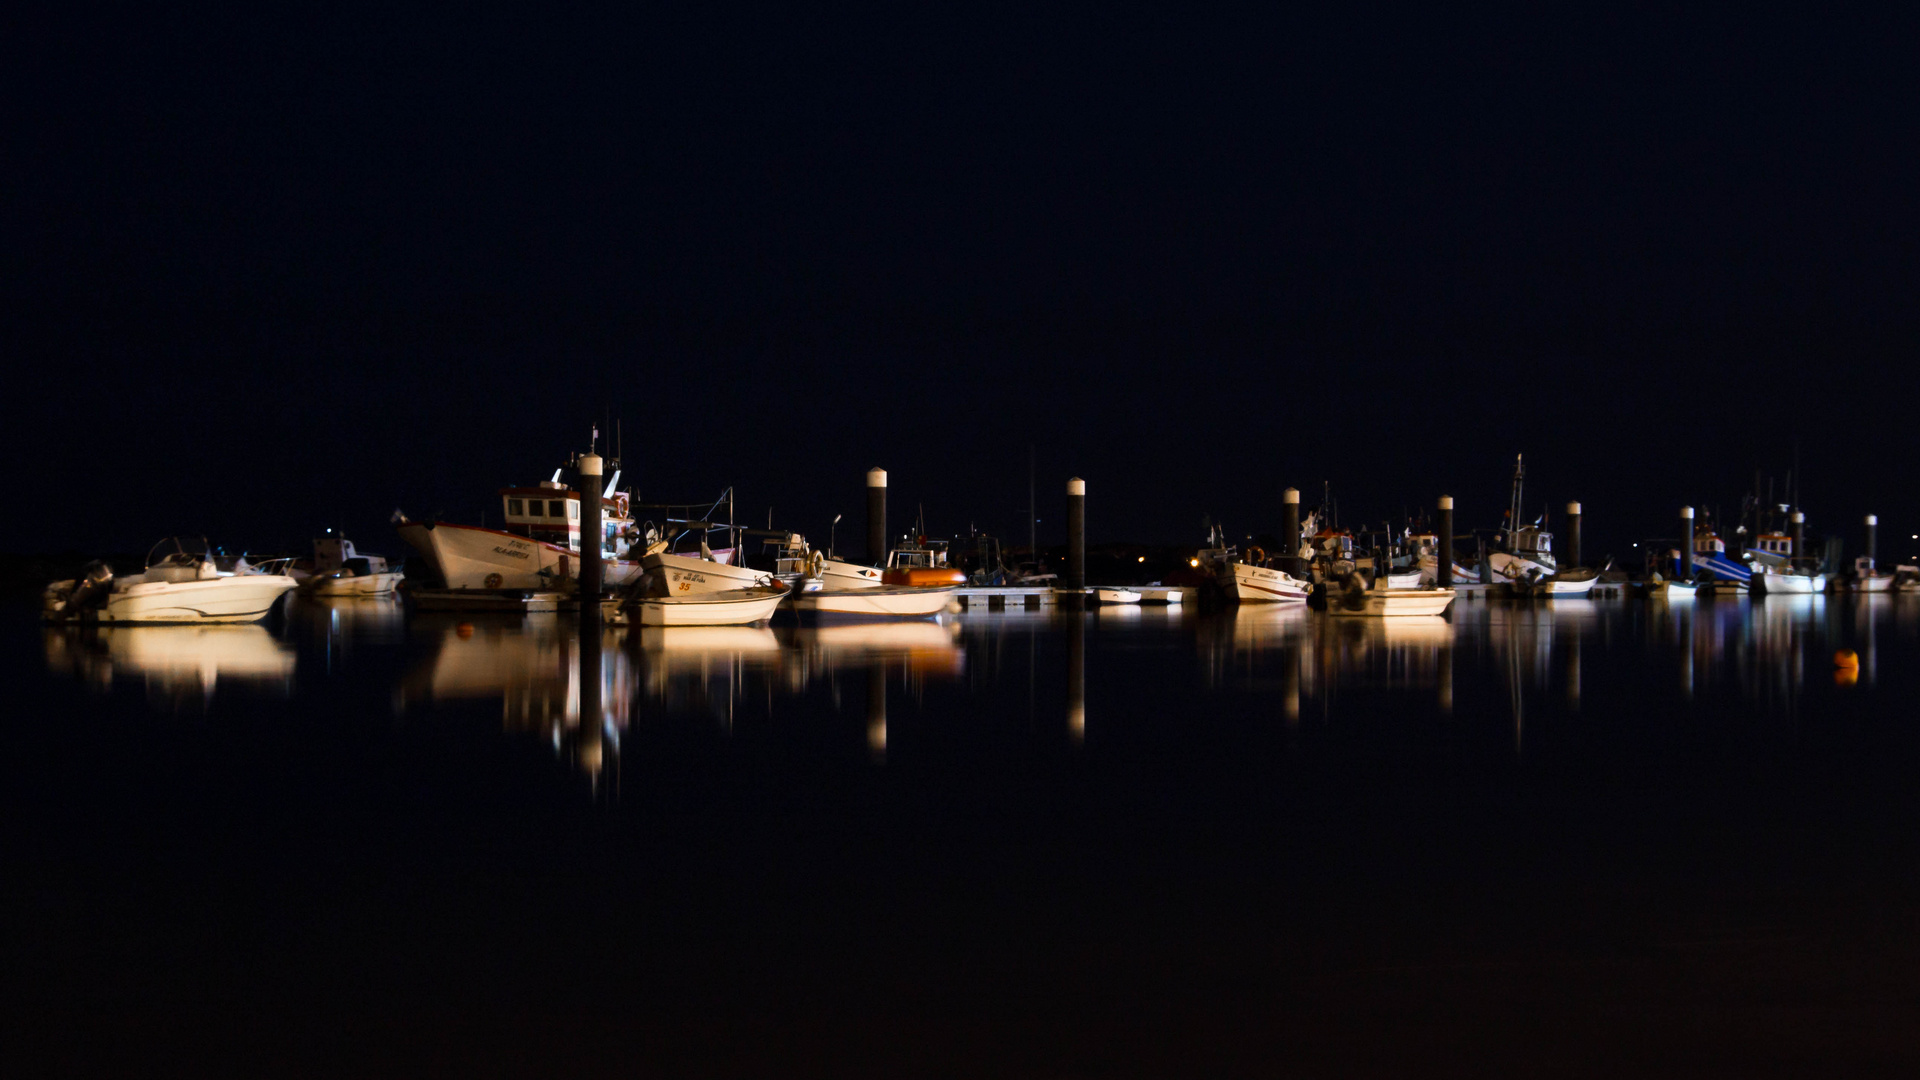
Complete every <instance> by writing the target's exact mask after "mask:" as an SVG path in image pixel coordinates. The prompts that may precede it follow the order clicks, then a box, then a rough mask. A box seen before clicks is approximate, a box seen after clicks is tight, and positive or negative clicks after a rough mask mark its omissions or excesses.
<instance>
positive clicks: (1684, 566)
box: [1680, 506, 1693, 581]
mask: <svg viewBox="0 0 1920 1080" xmlns="http://www.w3.org/2000/svg"><path fill="white" fill-rule="evenodd" d="M1680 580H1681V581H1692V580H1693V507H1691V506H1683V507H1681V508H1680Z"/></svg>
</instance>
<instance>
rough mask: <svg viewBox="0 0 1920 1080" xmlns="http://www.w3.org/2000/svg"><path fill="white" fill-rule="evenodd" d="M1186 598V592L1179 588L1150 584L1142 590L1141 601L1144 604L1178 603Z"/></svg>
mask: <svg viewBox="0 0 1920 1080" xmlns="http://www.w3.org/2000/svg"><path fill="white" fill-rule="evenodd" d="M1184 598H1185V597H1184V594H1183V593H1182V592H1181V591H1180V590H1179V589H1163V588H1160V587H1159V586H1149V587H1148V588H1145V589H1141V590H1140V602H1141V603H1143V604H1178V603H1180V602H1181V601H1182V600H1183V599H1184Z"/></svg>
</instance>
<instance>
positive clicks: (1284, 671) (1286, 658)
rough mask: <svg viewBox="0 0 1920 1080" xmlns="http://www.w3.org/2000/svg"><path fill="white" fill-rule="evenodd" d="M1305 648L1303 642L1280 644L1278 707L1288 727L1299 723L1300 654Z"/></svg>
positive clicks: (1283, 641)
mask: <svg viewBox="0 0 1920 1080" xmlns="http://www.w3.org/2000/svg"><path fill="white" fill-rule="evenodd" d="M1305 648H1306V642H1305V641H1304V640H1301V641H1287V640H1285V639H1282V640H1281V642H1280V707H1281V708H1282V709H1284V710H1285V711H1286V716H1287V723H1288V724H1290V725H1291V724H1297V723H1299V722H1300V653H1301V650H1303V649H1305Z"/></svg>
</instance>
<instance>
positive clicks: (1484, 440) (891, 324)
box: [0, 4, 1920, 555]
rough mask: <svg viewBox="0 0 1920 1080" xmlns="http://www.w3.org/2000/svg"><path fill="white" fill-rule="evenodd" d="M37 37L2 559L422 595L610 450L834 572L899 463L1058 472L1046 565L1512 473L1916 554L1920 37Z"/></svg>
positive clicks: (976, 30) (213, 30)
mask: <svg viewBox="0 0 1920 1080" xmlns="http://www.w3.org/2000/svg"><path fill="white" fill-rule="evenodd" d="M29 17H31V18H40V19H57V20H60V21H58V22H50V23H24V22H19V21H16V20H19V19H20V18H22V16H20V15H19V14H17V13H16V14H14V15H9V16H6V17H5V18H6V19H8V20H9V24H8V25H6V26H4V27H0V37H4V39H5V40H6V41H7V42H8V44H6V45H5V46H3V47H0V48H4V49H5V52H6V57H5V64H4V67H5V73H4V74H0V79H4V80H5V81H6V84H7V85H6V100H7V107H6V109H5V110H4V121H0V122H4V124H5V129H4V133H5V146H6V153H5V155H4V160H0V185H4V197H3V198H0V230H3V231H4V244H5V251H6V253H7V259H6V267H7V271H6V272H7V280H6V287H7V294H8V297H9V300H10V303H9V306H8V319H7V331H6V335H5V338H4V342H5V347H6V350H7V353H8V354H9V358H10V359H11V361H12V363H11V364H10V365H9V367H10V369H11V371H12V385H11V387H10V392H9V393H8V395H7V400H8V403H7V406H6V414H5V416H6V422H5V431H6V441H5V444H4V446H3V447H0V448H3V449H4V450H5V451H6V452H7V454H8V459H9V460H11V461H14V462H16V463H19V464H20V465H21V466H23V467H24V471H25V472H26V474H27V476H28V477H30V478H31V479H32V481H34V482H33V483H32V484H31V486H30V488H28V489H27V490H32V491H35V492H44V493H46V495H45V496H44V497H45V498H46V499H48V500H50V504H51V507H52V509H53V511H54V512H53V513H52V514H51V515H46V514H41V513H37V512H36V513H35V514H33V515H32V518H31V520H32V521H33V522H34V524H35V527H34V528H33V529H32V530H20V531H16V533H15V536H14V538H13V539H12V540H11V541H9V546H11V547H14V548H26V549H52V548H62V547H75V548H82V549H88V550H104V549H109V548H113V549H123V548H144V547H145V545H146V544H147V543H148V542H150V541H151V539H152V538H154V537H157V536H159V535H161V534H164V533H168V532H173V531H191V532H201V531H205V532H207V533H209V534H211V535H213V536H214V538H215V539H216V540H223V541H225V542H228V543H230V544H233V545H251V546H253V547H255V548H256V549H258V548H263V547H272V546H275V545H278V544H291V543H303V542H304V539H305V538H306V537H307V536H309V535H311V533H312V532H313V531H314V530H317V529H319V528H320V527H322V526H324V525H327V524H333V523H344V524H345V525H346V526H348V527H349V528H350V529H351V530H352V531H353V532H354V533H356V534H358V536H359V538H360V539H361V542H362V543H363V544H365V545H366V546H368V547H370V548H373V549H375V550H387V551H390V552H394V551H398V550H399V548H400V544H399V542H398V541H397V540H396V539H395V538H394V537H393V536H392V534H391V532H390V531H388V529H387V527H386V525H385V520H386V516H387V514H388V513H389V512H390V511H391V510H392V509H393V508H394V507H395V506H396V505H400V506H404V507H406V508H408V509H409V510H410V511H411V512H412V513H414V514H416V515H420V514H425V513H429V512H432V511H434V510H444V511H445V512H446V513H447V514H448V515H449V516H450V517H453V518H455V519H461V520H470V519H472V518H473V517H474V516H475V515H477V514H478V512H479V510H480V509H481V508H482V507H488V508H491V509H494V510H495V512H497V507H495V504H494V500H493V499H492V492H493V490H494V489H495V488H496V487H498V486H500V485H501V484H504V483H508V482H520V483H525V482H529V481H531V480H533V479H536V478H539V477H542V476H544V475H546V474H547V473H548V472H550V471H551V470H552V469H553V468H554V467H555V466H556V465H557V464H559V463H560V461H561V459H563V458H564V456H565V455H566V454H567V453H568V452H570V451H572V450H576V449H579V448H582V446H583V444H584V442H585V438H586V434H587V427H588V424H589V423H591V422H593V421H595V420H598V419H600V418H601V417H603V416H605V415H607V414H608V413H609V412H611V414H612V415H617V416H619V417H622V418H623V419H624V427H625V439H626V443H627V446H626V458H627V461H626V466H627V469H628V476H629V477H635V478H637V479H638V482H639V484H640V487H641V494H642V495H643V496H644V497H647V498H684V499H692V498H698V497H703V496H708V495H710V494H712V493H714V492H716V491H718V490H719V489H720V488H721V487H723V486H724V485H726V484H728V483H733V484H736V485H738V488H739V492H740V501H741V506H742V508H743V511H746V512H747V516H749V517H752V518H756V519H762V520H763V519H764V515H765V513H766V507H767V506H769V505H771V506H773V507H774V508H775V511H776V514H777V516H778V517H779V519H780V520H781V522H782V523H783V524H787V525H790V526H792V527H796V528H800V529H803V530H804V531H807V532H809V533H824V532H825V523H826V519H827V518H828V517H830V516H831V515H832V514H833V513H834V512H836V511H845V512H846V513H847V514H848V518H849V522H850V523H857V521H858V520H859V515H860V513H861V502H860V484H861V476H862V473H863V471H864V470H865V469H866V468H867V467H868V466H869V465H873V464H880V465H883V466H885V467H886V468H888V469H889V470H890V471H891V472H892V475H893V479H894V487H893V491H894V500H895V503H894V505H895V508H896V512H895V521H896V524H904V519H905V517H906V515H907V513H908V512H909V511H908V509H907V508H908V507H909V506H910V505H911V504H913V503H915V502H921V503H924V505H925V507H926V512H927V517H928V523H929V525H930V526H931V527H932V529H933V530H934V531H937V532H950V531H954V530H962V529H965V528H966V527H967V525H968V524H969V522H973V523H977V524H979V525H980V526H982V527H984V528H988V529H991V530H994V531H999V532H1003V533H1006V534H1008V535H1010V536H1011V535H1017V534H1019V533H1022V532H1023V531H1024V524H1023V521H1024V517H1023V515H1024V505H1025V501H1026V481H1027V477H1026V473H1027V453H1028V446H1029V444H1032V445H1033V446H1034V447H1035V454H1036V456H1037V459H1038V473H1039V476H1040V486H1041V491H1042V501H1041V516H1042V518H1043V519H1044V523H1043V525H1042V535H1043V538H1049V537H1052V538H1056V539H1057V535H1058V529H1057V526H1058V523H1059V514H1058V507H1059V504H1060V502H1061V499H1060V496H1059V494H1058V493H1059V491H1060V489H1061V482H1062V481H1063V480H1064V479H1065V477H1066V476H1068V475H1069V474H1070V473H1078V474H1080V475H1083V476H1085V477H1086V478H1087V479H1088V481H1089V485H1090V491H1091V499H1090V507H1091V508H1090V520H1091V528H1092V532H1093V536H1092V539H1093V540H1094V541H1095V542H1098V541H1101V540H1110V539H1140V540H1164V541H1198V540H1199V539H1201V534H1200V529H1199V522H1200V519H1201V516H1202V515H1203V514H1212V515H1215V516H1216V517H1221V518H1224V519H1225V520H1226V521H1227V523H1228V524H1229V526H1231V527H1233V528H1234V530H1235V531H1236V532H1240V531H1258V530H1263V529H1270V528H1272V527H1273V525H1274V524H1275V523H1276V519H1277V495H1278V491H1279V489H1280V488H1282V487H1284V486H1286V485H1287V484H1295V485H1298V486H1300V487H1302V488H1304V489H1307V490H1308V492H1309V496H1310V498H1311V497H1312V496H1313V495H1314V494H1315V493H1317V492H1318V490H1319V485H1320V482H1321V481H1323V480H1331V481H1332V482H1333V484H1334V487H1335V491H1336V494H1338V495H1340V496H1341V497H1342V503H1343V507H1344V509H1345V510H1346V512H1347V514H1348V516H1349V517H1350V518H1351V517H1359V516H1363V515H1364V516H1375V517H1377V516H1379V515H1381V514H1385V513H1393V514H1395V515H1398V514H1399V512H1400V510H1401V508H1402V507H1404V506H1410V505H1425V504H1428V503H1429V502H1430V500H1431V498H1432V497H1433V496H1434V495H1435V494H1438V493H1440V492H1442V491H1446V492H1450V493H1452V494H1454V495H1456V496H1457V497H1458V498H1459V499H1460V500H1461V506H1462V520H1461V524H1462V525H1463V526H1466V525H1492V524H1494V523H1495V521H1496V520H1497V517H1498V514H1499V510H1500V508H1501V507H1502V506H1504V503H1505V500H1506V485H1507V481H1508V476H1509V473H1510V470H1511V461H1512V456H1513V455H1514V454H1515V453H1516V452H1519V451H1525V452H1526V453H1527V454H1528V457H1529V462H1530V466H1531V468H1530V474H1531V483H1530V488H1529V490H1530V494H1531V495H1532V496H1534V498H1533V500H1532V501H1533V502H1535V503H1536V504H1537V503H1539V502H1541V501H1544V500H1552V501H1553V502H1554V503H1555V504H1556V505H1558V504H1559V503H1563V502H1564V501H1566V500H1567V499H1569V498H1579V499H1582V500H1583V501H1584V502H1585V503H1586V506H1587V510H1588V514H1589V521H1590V524H1589V526H1588V530H1589V536H1590V538H1591V539H1590V540H1589V545H1588V547H1589V550H1590V551H1593V550H1596V549H1598V550H1617V551H1624V549H1625V542H1626V540H1628V539H1631V538H1635V537H1641V536H1646V535H1650V534H1655V533H1662V532H1664V533H1668V534H1670V533H1671V532H1672V531H1673V529H1672V528H1671V526H1670V525H1669V520H1670V518H1671V511H1672V509H1673V508H1674V507H1675V506H1677V505H1678V504H1680V503H1681V502H1686V501H1692V502H1698V503H1701V504H1704V505H1708V506H1711V505H1714V504H1715V503H1718V504H1720V505H1722V506H1725V507H1727V508H1729V509H1731V508H1732V507H1734V506H1735V505H1737V503H1738V500H1739V496H1740V493H1741V492H1742V491H1743V490H1744V489H1745V486H1746V481H1747V478H1748V477H1749V476H1750V475H1751V473H1752V471H1753V469H1755V468H1756V467H1760V468H1766V469H1768V470H1770V471H1773V472H1775V473H1779V474H1784V473H1785V472H1786V470H1787V469H1788V468H1790V467H1791V466H1792V464H1793V461H1794V457H1795V453H1796V450H1795V447H1796V445H1797V447H1798V457H1799V460H1800V462H1801V465H1802V469H1803V475H1804V481H1805V486H1804V492H1805V503H1806V504H1807V506H1808V509H1809V516H1810V519H1811V520H1812V522H1813V524H1814V526H1815V527H1816V528H1820V527H1823V526H1824V527H1830V528H1834V529H1836V530H1839V531H1840V532H1841V533H1842V535H1844V536H1845V537H1846V538H1847V540H1848V542H1849V543H1850V544H1852V543H1855V542H1857V539H1858V529H1857V527H1856V526H1855V525H1854V524H1853V523H1854V522H1857V521H1858V519H1859V515H1860V514H1861V513H1863V512H1866V511H1869V510H1875V511H1878V512H1879V513H1880V514H1881V515H1882V518H1883V521H1885V522H1886V523H1887V525H1886V528H1885V529H1884V530H1883V535H1886V534H1890V533H1897V534H1898V535H1900V536H1902V537H1904V536H1905V535H1906V534H1907V533H1909V532H1920V508H1916V507H1915V506H1914V499H1913V492H1914V490H1915V481H1916V478H1917V477H1916V464H1915V462H1916V459H1920V447H1917V446H1916V439H1915V436H1914V421H1913V416H1914V409H1915V394H1914V389H1915V381H1914V379H1913V377H1912V374H1911V372H1912V370H1913V363H1912V343H1913V341H1914V339H1915V330H1916V325H1915V323H1916V319H1915V314H1914V306H1913V297H1914V295H1915V285H1916V273H1915V271H1916V258H1917V256H1916V251H1920V246H1916V243H1915V241H1916V235H1915V232H1916V230H1915V225H1916V221H1915V212H1914V192H1915V191H1917V190H1920V183H1917V182H1916V181H1920V176H1916V172H1920V169H1917V168H1916V160H1917V158H1916V154H1915V138H1914V124H1913V117H1914V114H1915V110H1914V105H1915V95H1914V93H1913V90H1912V85H1911V84H1912V77H1911V69H1912V56H1913V53H1914V43H1915V39H1916V35H1915V34H1914V30H1915V27H1914V26H1913V25H1912V24H1911V23H1901V24H1898V25H1895V24H1885V23H1865V22H1861V23H1842V22H1835V21H1830V20H1824V19H1821V20H1815V19H1812V18H1811V17H1809V16H1805V15H1797V16H1777V15H1756V14H1754V13H1752V12H1751V11H1743V10H1741V9H1738V8H1730V9H1727V10H1726V11H1723V12H1720V13H1717V14H1700V15H1697V16H1690V17H1687V18H1684V19H1683V18H1679V17H1675V16H1672V15H1661V16H1627V15H1616V14H1614V13H1611V12H1608V11H1603V10H1600V9H1598V8H1594V9H1591V10H1588V11H1584V12H1579V13H1555V14H1553V15H1550V16H1547V17H1546V21H1539V19H1540V17H1539V16H1537V15H1536V16H1534V17H1533V20H1532V21H1524V20H1523V21H1515V20H1513V19H1512V18H1510V17H1504V16H1503V17H1498V18H1495V17H1491V16H1488V17H1484V18H1481V17H1478V16H1464V17H1455V16H1450V17H1447V18H1445V19H1439V18H1436V17H1434V16H1432V15H1427V16H1423V17H1421V18H1419V19H1417V20H1409V19H1408V18H1407V17H1406V16H1404V15H1401V14H1396V13H1392V12H1390V11H1388V10H1387V9H1383V8H1372V7H1369V8H1362V9H1359V10H1352V11H1347V10H1343V11H1340V12H1338V13H1334V14H1331V15H1325V16H1315V17H1313V19H1312V20H1309V19H1306V18H1303V17H1299V16H1295V15H1291V14H1268V15H1264V16H1259V17H1224V16H1222V17H1210V16H1197V15H1194V14H1192V13H1189V12H1186V11H1182V10H1178V9H1176V8H1175V7H1174V6H1172V5H1168V6H1165V7H1163V8H1160V9H1157V10H1154V11H1151V12H1147V13H1140V12H1132V13H1129V12H1128V11H1127V10H1126V9H1121V10H1119V11H1116V10H1115V9H1103V8H1095V7H1090V8H1087V9H1085V10H1082V11H1078V12H1072V13H1057V14H1052V15H1044V16H1042V15H1036V14H1035V13H1034V12H1032V11H1030V10H1026V9H1024V8H1012V9H1006V10H1000V11H997V12H995V11H989V10H987V9H983V8H978V7H965V8H942V9H939V10H938V11H930V12H901V11H894V12H890V13H887V14H884V15H880V16H872V15H868V16H861V17H853V16H847V15H839V14H830V13H820V12H809V11H795V10H787V11H783V12H778V13H767V12H756V11H748V10H746V9H739V8H735V9H728V10H725V11H717V10H714V9H713V7H712V6H710V5H696V6H693V7H690V8H686V9H684V10H681V11H677V12H672V11H667V12H659V13H648V14H645V15H627V16H621V17H619V18H610V17H608V16H607V15H606V14H604V13H598V12H592V11H588V10H583V9H571V8H566V7H561V6H550V5H525V4H521V5H503V6H498V7H494V8H491V9H488V10H485V11H480V10H479V9H477V8H476V9H472V10H469V9H464V8H453V9H449V10H446V11H442V12H436V13H432V14H422V13H396V12H394V11H373V12H365V13H348V12H346V11H344V10H343V9H337V8H332V7H328V6H308V7H305V8H302V9H301V11H300V13H298V14H289V13H286V12H270V13H266V12H258V11H255V12H250V13H244V14H241V15H239V16H237V17H235V16H222V17H218V18H215V17H212V16H208V15H204V14H197V13H195V12H194V11H193V10H191V9H189V8H187V7H179V8H166V9H161V10H155V11H149V12H145V13H143V14H141V15H140V16H139V17H138V21H130V20H129V18H128V17H127V16H125V15H123V14H119V13H115V14H111V15H109V14H105V13H96V14H87V13H84V12H83V13H78V14H75V13H69V12H66V11H65V10H62V11H61V12H60V13H58V14H52V15H48V14H40V15H34V16H29ZM41 497H42V496H38V495H36V496H34V497H33V498H34V501H35V504H36V505H35V509H36V511H37V510H39V509H40V499H41ZM1903 546H1905V545H1903ZM1890 553H1894V554H1901V555H1905V554H1907V553H1906V552H1904V551H1898V552H1890Z"/></svg>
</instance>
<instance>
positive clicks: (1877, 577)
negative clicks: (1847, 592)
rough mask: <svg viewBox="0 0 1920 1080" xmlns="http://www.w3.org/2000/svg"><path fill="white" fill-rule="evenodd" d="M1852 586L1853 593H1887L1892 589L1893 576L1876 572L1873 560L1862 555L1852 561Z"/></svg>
mask: <svg viewBox="0 0 1920 1080" xmlns="http://www.w3.org/2000/svg"><path fill="white" fill-rule="evenodd" d="M1852 585H1853V591H1854V592H1887V591H1889V590H1891V589H1892V588H1893V575H1892V574H1888V573H1884V572H1882V571H1880V570H1876V569H1875V568H1874V565H1873V560H1872V559H1871V558H1869V557H1867V556H1865V555H1862V556H1860V557H1859V558H1857V559H1855V560H1853V578H1852Z"/></svg>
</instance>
